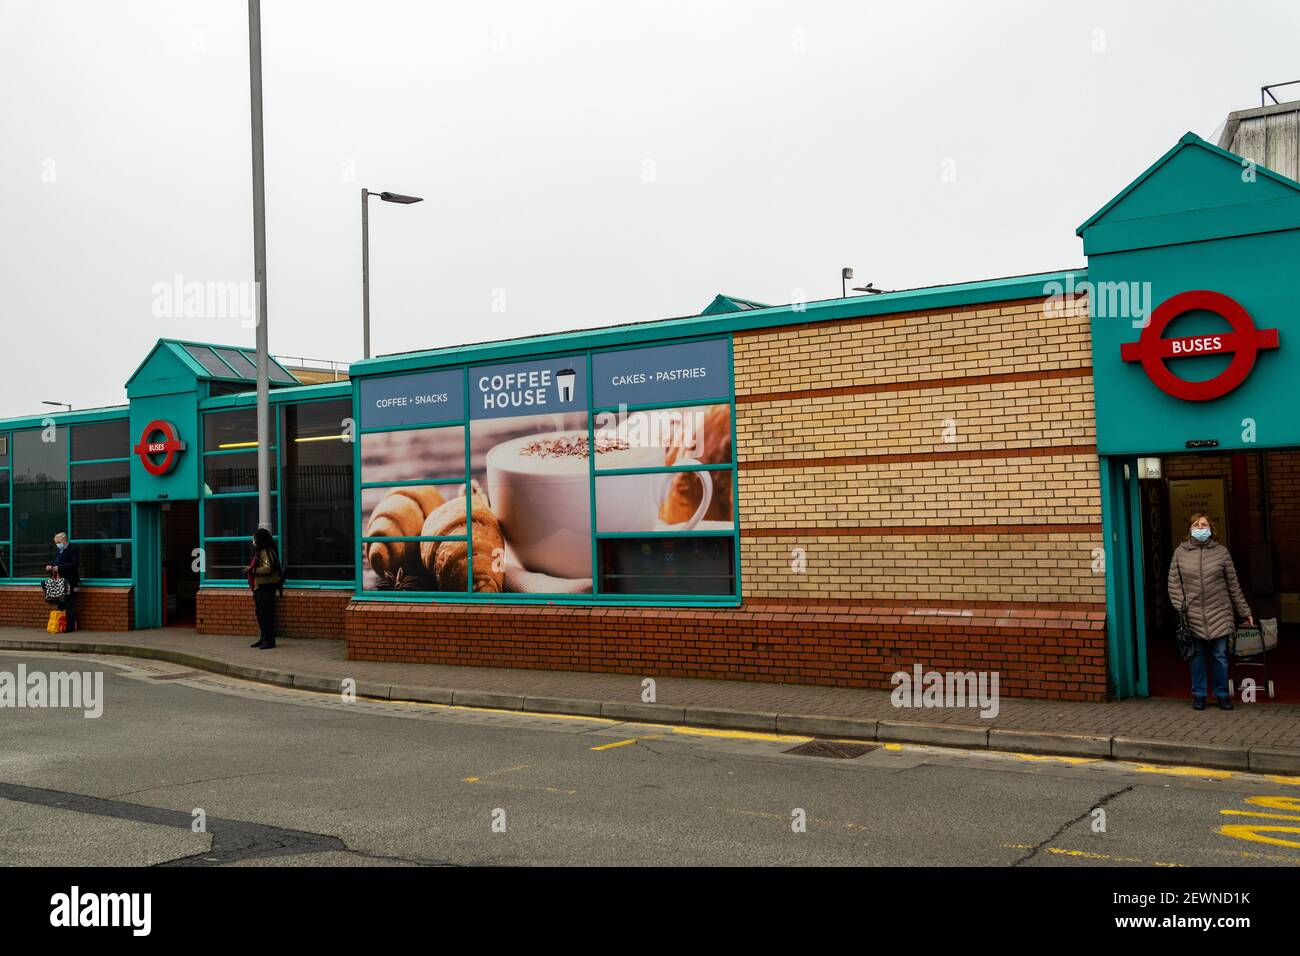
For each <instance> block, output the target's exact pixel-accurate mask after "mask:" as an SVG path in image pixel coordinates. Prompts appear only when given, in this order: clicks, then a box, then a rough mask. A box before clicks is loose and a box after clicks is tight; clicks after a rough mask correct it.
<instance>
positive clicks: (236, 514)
mask: <svg viewBox="0 0 1300 956" xmlns="http://www.w3.org/2000/svg"><path fill="white" fill-rule="evenodd" d="M278 522H279V506H278V502H277V500H276V499H275V498H272V499H271V525H272V526H273V527H279V524H278ZM256 530H257V496H256V495H250V496H249V497H247V498H209V499H208V500H207V501H205V502H204V503H203V536H204V537H205V538H234V537H237V536H241V535H243V536H246V537H249V538H251V537H252V536H253V532H254V531H256Z"/></svg>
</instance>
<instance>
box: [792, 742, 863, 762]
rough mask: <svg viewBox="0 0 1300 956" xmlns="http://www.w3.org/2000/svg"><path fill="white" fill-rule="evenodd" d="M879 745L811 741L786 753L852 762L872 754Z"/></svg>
mask: <svg viewBox="0 0 1300 956" xmlns="http://www.w3.org/2000/svg"><path fill="white" fill-rule="evenodd" d="M878 746H879V744H850V743H843V742H841V741H838V740H810V741H808V742H807V743H806V744H800V745H799V746H797V747H791V748H790V749H789V750H787V751H785V752H786V753H788V754H794V755H795V756H796V757H834V758H836V759H839V760H852V759H853V758H854V757H861V756H862V755H863V754H868V753H871V751H873V750H875V749H877V747H878Z"/></svg>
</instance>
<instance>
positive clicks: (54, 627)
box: [45, 611, 68, 634]
mask: <svg viewBox="0 0 1300 956" xmlns="http://www.w3.org/2000/svg"><path fill="white" fill-rule="evenodd" d="M67 629H68V612H67V611H51V612H50V619H49V621H47V622H46V624H45V630H46V632H47V633H49V634H63V633H64V632H66V631H67Z"/></svg>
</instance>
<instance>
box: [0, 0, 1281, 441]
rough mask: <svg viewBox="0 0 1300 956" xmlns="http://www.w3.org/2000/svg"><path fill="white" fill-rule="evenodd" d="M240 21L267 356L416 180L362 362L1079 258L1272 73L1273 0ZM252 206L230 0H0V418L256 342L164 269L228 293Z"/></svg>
mask: <svg viewBox="0 0 1300 956" xmlns="http://www.w3.org/2000/svg"><path fill="white" fill-rule="evenodd" d="M262 34H263V59H264V86H265V94H264V95H265V120H266V166H267V169H266V188H267V238H268V250H269V251H268V283H267V286H268V295H269V307H268V318H269V330H270V340H271V350H272V352H274V353H276V354H280V355H306V356H309V357H313V358H323V359H339V360H344V361H351V360H353V359H355V358H358V357H360V355H361V276H360V270H361V252H360V199H359V194H360V189H361V187H363V186H365V187H368V188H370V189H373V190H383V189H388V190H394V191H399V192H408V193H414V194H418V195H420V196H423V197H425V199H426V201H425V202H423V203H421V204H419V205H415V206H396V205H389V204H384V203H379V202H378V201H373V200H372V208H371V223H370V225H371V250H370V251H371V277H372V282H371V294H372V313H371V314H372V321H373V328H374V333H373V334H374V350H375V352H376V354H382V353H386V352H396V351H408V350H413V349H421V348H432V347H437V346H443V345H454V344H460V343H465V342H471V341H479V340H483V339H493V338H501V337H506V336H514V335H525V334H532V333H539V332H548V331H559V330H564V329H573V328H580V327H584V326H595V325H605V324H610V323H616V322H627V321H636V320H643V319H655V318H665V317H671V316H679V315H691V314H695V313H698V312H699V311H700V309H702V308H703V307H704V306H705V305H706V304H707V303H708V302H709V300H710V299H711V298H712V297H713V295H714V294H715V293H717V292H719V291H723V292H727V293H730V294H734V295H739V296H744V297H749V298H754V299H758V300H760V301H764V302H771V303H784V302H789V301H792V300H795V299H798V298H801V297H803V298H807V299H818V298H826V297H830V296H834V295H838V294H839V270H840V267H841V266H844V265H851V266H854V267H855V268H856V270H857V277H858V280H859V283H858V284H861V281H864V280H870V281H873V282H874V283H875V284H876V285H877V286H880V287H884V288H906V287H913V286H921V285H933V284H937V283H944V282H952V281H961V280H967V279H980V278H991V277H995V276H1004V275H1014V274H1020V273H1027V272H1035V271H1045V270H1050V269H1058V268H1069V267H1072V266H1076V265H1081V264H1083V256H1082V251H1081V248H1080V244H1079V241H1078V240H1077V239H1076V237H1075V235H1074V229H1075V227H1076V226H1077V225H1078V224H1079V223H1080V222H1082V221H1083V220H1084V219H1085V218H1087V216H1089V215H1090V214H1091V213H1092V212H1094V211H1095V210H1096V209H1097V208H1098V207H1100V206H1101V205H1102V204H1103V203H1105V202H1106V201H1107V200H1108V199H1109V198H1110V197H1111V196H1112V195H1113V194H1114V193H1115V192H1117V191H1118V190H1119V189H1121V188H1122V187H1123V186H1124V185H1126V184H1127V183H1128V182H1129V181H1130V180H1132V179H1133V178H1134V177H1135V176H1136V175H1137V174H1138V173H1140V172H1141V171H1142V170H1143V169H1144V168H1145V167H1146V166H1147V165H1148V164H1150V163H1151V162H1152V161H1153V160H1155V159H1156V158H1157V157H1159V156H1160V155H1161V154H1162V153H1163V152H1164V151H1165V150H1166V149H1168V148H1169V147H1170V146H1171V145H1173V143H1174V142H1175V141H1176V140H1177V139H1178V137H1179V136H1181V135H1182V134H1183V133H1184V132H1186V131H1188V130H1191V131H1193V132H1196V133H1199V134H1200V135H1202V136H1205V137H1207V138H1212V136H1217V131H1218V127H1219V126H1220V125H1221V123H1222V121H1223V119H1224V117H1225V116H1226V114H1227V113H1228V112H1229V111H1230V110H1233V109H1240V108H1245V107H1249V106H1252V105H1258V103H1259V92H1258V88H1259V86H1260V85H1261V84H1264V83H1271V82H1279V81H1283V80H1291V79H1300V52H1298V50H1300V48H1298V47H1297V44H1296V40H1297V37H1298V36H1300V4H1297V3H1295V2H1294V0H1277V2H1262V0H1261V2H1246V0H1234V2H1209V0H1186V2H1173V0H1165V2H1148V0H1144V2H1141V3H1138V2H1132V0H1127V2H1060V0H1050V2H1048V0H1042V2H1012V0H1004V2H969V0H963V2H956V0H953V2H947V3H925V2H916V0H908V2H906V3H903V2H898V3H888V4H886V3H874V2H861V0H858V2H848V0H844V2H798V3H796V2H784V3H777V2H756V0H744V2H739V0H738V2H717V3H710V2H678V3H633V2H618V3H604V4H597V3H569V2H563V0H546V2H536V0H533V2H520V3H495V2H483V3H452V2H439V3H433V2H425V3H419V2H406V3H403V2H396V0H364V2H363V0H355V2H344V0H338V2H307V0H264V3H263V11H262ZM1294 89H1295V91H1296V94H1297V95H1300V87H1296V88H1294ZM251 195H252V192H251V174H250V154H249V100H248V38H247V5H246V4H245V3H244V2H241V0H184V2H181V0H174V2H161V0H79V2H78V0H65V2H59V0H0V324H2V326H3V341H2V343H0V356H2V360H0V362H2V366H0V372H3V375H2V377H0V416H6V415H18V414H25V413H32V412H38V411H41V410H42V406H41V405H40V402H41V401H42V400H57V401H64V402H71V403H73V404H74V405H76V406H77V407H88V406H96V405H111V404H120V403H122V402H124V401H125V393H124V391H123V384H124V383H125V381H126V379H127V377H128V376H129V375H130V373H131V372H132V371H133V370H134V369H135V367H136V366H137V365H138V364H139V362H140V361H141V360H142V359H143V358H144V356H145V354H146V353H147V351H148V349H149V348H150V346H151V345H152V344H153V342H154V341H155V340H156V339H158V338H160V337H174V338H189V339H197V340H201V341H208V342H220V343H233V344H246V345H252V344H253V332H252V330H251V329H250V328H246V327H244V325H245V323H244V322H243V321H242V320H241V318H240V316H239V314H238V310H236V309H228V310H227V314H224V315H217V316H213V315H205V316H192V317H188V318H187V317H186V316H185V314H184V310H183V308H179V309H173V310H172V311H171V312H170V313H169V312H168V304H167V303H166V302H165V301H164V299H163V297H162V294H161V292H160V289H161V287H162V286H161V285H160V284H164V285H171V284H173V283H175V281H176V278H177V277H178V276H179V277H181V281H182V282H185V283H195V282H197V283H212V284H224V283H231V282H249V281H251V278H252V268H253V264H252V263H253V253H252V212H251V202H252V200H251ZM182 305H183V303H182Z"/></svg>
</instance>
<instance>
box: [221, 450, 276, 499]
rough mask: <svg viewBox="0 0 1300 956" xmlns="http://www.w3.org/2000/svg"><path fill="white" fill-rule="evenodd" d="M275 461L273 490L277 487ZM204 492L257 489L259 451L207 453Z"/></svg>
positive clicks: (249, 490)
mask: <svg viewBox="0 0 1300 956" xmlns="http://www.w3.org/2000/svg"><path fill="white" fill-rule="evenodd" d="M277 471H278V469H277V468H276V467H275V463H274V462H272V464H271V490H272V491H274V490H275V488H276V472H277ZM203 484H204V492H203V493H204V494H206V495H221V494H236V493H239V492H245V493H248V492H256V491H257V452H255V451H250V452H243V453H240V454H237V455H206V456H205V457H204V459H203Z"/></svg>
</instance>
